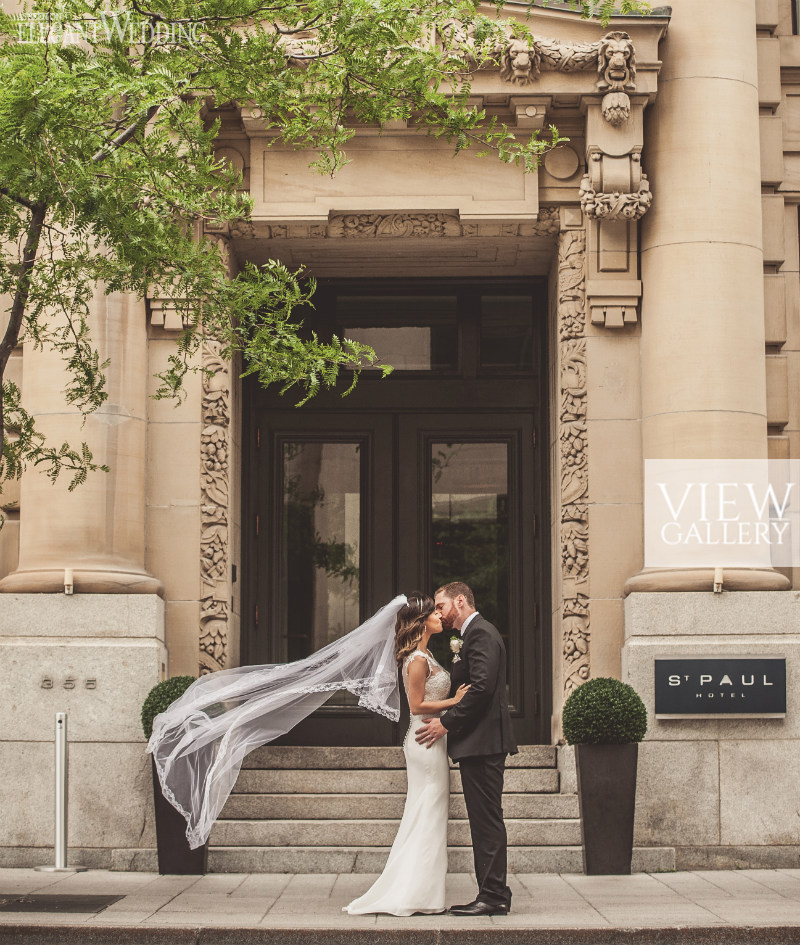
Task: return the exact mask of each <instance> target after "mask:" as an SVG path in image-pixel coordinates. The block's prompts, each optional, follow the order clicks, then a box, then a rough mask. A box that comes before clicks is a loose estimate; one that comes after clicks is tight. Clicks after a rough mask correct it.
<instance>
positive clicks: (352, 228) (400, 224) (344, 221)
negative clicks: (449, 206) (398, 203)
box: [327, 213, 461, 238]
mask: <svg viewBox="0 0 800 945" xmlns="http://www.w3.org/2000/svg"><path fill="white" fill-rule="evenodd" d="M327 235H328V236H329V237H332V238H337V237H343V238H349V237H356V238H361V237H373V236H376V237H397V236H416V237H420V236H423V237H424V236H460V235H461V224H460V223H459V220H458V216H457V215H455V214H448V213H419V214H411V213H357V214H355V213H354V214H334V215H332V216H331V218H330V220H329V222H328V232H327Z"/></svg>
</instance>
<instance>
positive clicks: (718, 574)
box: [714, 568, 722, 594]
mask: <svg viewBox="0 0 800 945" xmlns="http://www.w3.org/2000/svg"><path fill="white" fill-rule="evenodd" d="M714 593H715V594H721V593H722V568H714Z"/></svg>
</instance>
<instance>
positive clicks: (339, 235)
mask: <svg viewBox="0 0 800 945" xmlns="http://www.w3.org/2000/svg"><path fill="white" fill-rule="evenodd" d="M559 226H560V224H559V211H558V208H557V207H543V208H541V209H540V210H539V213H538V216H537V217H536V219H534V220H530V221H529V222H525V223H517V222H513V221H512V222H482V223H472V222H466V223H462V222H461V219H460V216H459V214H457V213H446V212H444V211H440V212H431V213H429V212H420V213H413V212H405V213H343V212H338V211H335V212H334V211H332V212H331V213H330V214H329V216H328V222H327V223H303V222H299V223H261V222H253V221H250V220H237V221H236V222H234V223H231V224H229V225H227V227H226V228H225V230H224V232H223V230H222V229H221V228H214V229H212V230H209V229H208V227H207V228H206V232H208V233H213V234H214V235H222V236H225V237H230V238H231V239H270V240H285V239H300V240H303V239H406V238H413V239H453V238H456V239H464V238H466V239H471V238H477V237H483V238H486V237H511V238H515V237H516V238H526V237H537V236H556V235H557V234H558V231H559Z"/></svg>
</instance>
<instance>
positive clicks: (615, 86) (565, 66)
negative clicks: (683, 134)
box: [278, 19, 636, 125]
mask: <svg viewBox="0 0 800 945" xmlns="http://www.w3.org/2000/svg"><path fill="white" fill-rule="evenodd" d="M438 40H439V43H440V44H441V46H442V47H443V48H444V49H446V50H447V51H448V52H449V53H450V54H453V55H456V56H460V57H461V58H462V59H463V61H464V65H465V69H467V70H472V69H476V68H486V67H489V68H491V67H492V65H493V64H494V63H496V62H497V60H498V59H499V62H500V77H501V78H502V79H503V80H504V81H506V82H509V83H510V84H511V85H515V86H519V87H524V86H528V85H533V84H534V83H535V82H536V80H537V79H538V78H539V76H540V75H541V73H542V71H543V70H546V71H549V72H584V71H589V70H590V69H596V70H597V73H598V80H597V88H598V89H599V90H600V91H601V92H606V93H608V94H606V96H605V98H604V100H603V116H604V118H605V119H606V121H608V122H611V124H614V125H618V124H621V123H622V122H624V121H627V119H628V117H629V116H630V99H629V98H628V95H627V93H628V92H632V91H634V90H635V89H636V52H635V49H634V45H633V40H631V38H630V36H629V35H628V34H627V33H623V32H621V31H619V30H615V31H613V32H611V33H606V35H605V36H604V37H603V38H602V39H601V40H600V41H599V42H596V43H563V42H560V41H559V40H555V39H546V38H544V37H540V36H534V37H530V38H526V37H517V36H509V38H508V40H507V42H506V43H505V45H503V46H500V47H498V48H496V49H494V50H486V49H485V48H484V49H483V50H481V51H480V52H479V51H478V50H479V44H478V43H477V42H476V40H475V26H474V24H471V23H467V24H465V23H462V22H460V21H459V20H456V19H451V20H448V21H447V22H445V23H444V24H443V25H442V27H441V30H440V33H439V36H438ZM278 45H279V46H280V47H282V49H283V53H284V55H285V56H286V62H287V64H288V65H289V66H292V67H294V68H305V67H306V66H307V65H308V62H309V60H311V59H313V58H315V57H316V56H319V55H325V53H326V50H325V49H324V48H323V47H322V46H321V45H320V42H319V35H318V32H317V31H316V30H314V29H309V30H301V31H298V32H295V33H285V34H282V35H281V36H279V38H278ZM417 45H419V46H424V45H425V41H424V40H420V41H419V42H418V44H417ZM484 59H485V61H482V60H484Z"/></svg>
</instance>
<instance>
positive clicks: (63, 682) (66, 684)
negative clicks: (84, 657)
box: [41, 676, 97, 689]
mask: <svg viewBox="0 0 800 945" xmlns="http://www.w3.org/2000/svg"><path fill="white" fill-rule="evenodd" d="M41 688H42V689H97V680H96V679H76V678H75V677H74V676H66V677H65V678H64V679H56V678H55V677H53V676H42V682H41Z"/></svg>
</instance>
